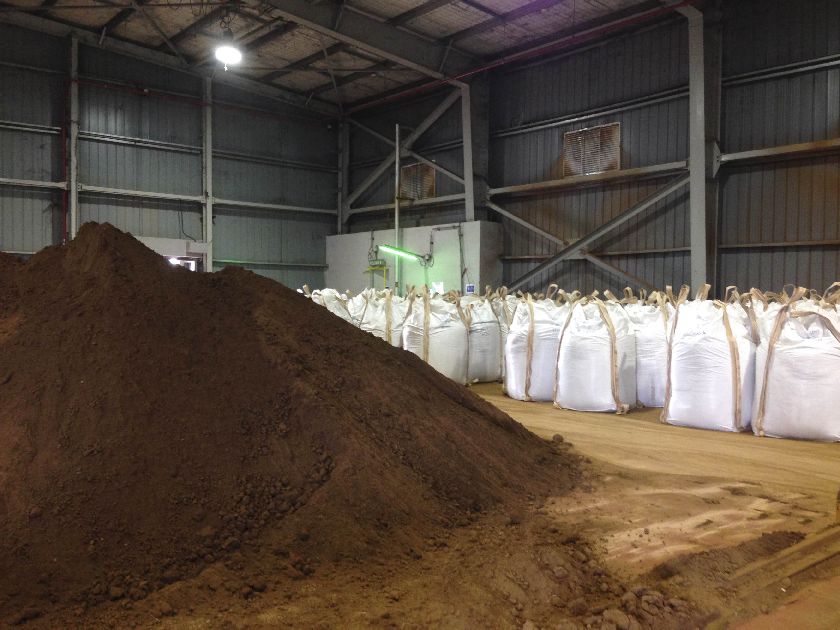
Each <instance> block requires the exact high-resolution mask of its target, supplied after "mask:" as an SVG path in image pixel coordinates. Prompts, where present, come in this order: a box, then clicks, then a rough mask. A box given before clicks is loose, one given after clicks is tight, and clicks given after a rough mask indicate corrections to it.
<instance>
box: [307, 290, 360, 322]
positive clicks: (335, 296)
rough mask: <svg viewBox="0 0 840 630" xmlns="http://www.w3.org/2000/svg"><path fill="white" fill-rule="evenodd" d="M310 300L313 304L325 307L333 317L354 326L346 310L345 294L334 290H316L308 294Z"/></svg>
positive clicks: (346, 299) (346, 300)
mask: <svg viewBox="0 0 840 630" xmlns="http://www.w3.org/2000/svg"><path fill="white" fill-rule="evenodd" d="M310 298H311V299H312V301H313V302H315V304H319V305H320V306H323V307H325V308H326V309H327V310H328V311H329V312H330V313H332V314H333V315H337V316H338V317H340V318H341V319H343V320H344V321H346V322H350V323H351V324H355V322H354V321H353V317H352V316H351V315H350V311H348V310H347V303H348V298H347V295H346V294H344V293H339V292H338V291H336V290H335V289H316V290H315V291H313V292H312V293H311V294H310Z"/></svg>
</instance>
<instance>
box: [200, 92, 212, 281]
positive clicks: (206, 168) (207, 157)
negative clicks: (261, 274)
mask: <svg viewBox="0 0 840 630" xmlns="http://www.w3.org/2000/svg"><path fill="white" fill-rule="evenodd" d="M202 114H203V118H202V134H201V138H202V158H203V159H202V163H201V164H202V166H201V175H202V186H203V188H204V213H203V217H202V223H203V225H204V230H203V235H202V236H203V240H204V242H205V243H206V247H207V250H206V253H205V255H204V264H205V271H213V79H211V78H210V77H205V79H204V99H203V105H202Z"/></svg>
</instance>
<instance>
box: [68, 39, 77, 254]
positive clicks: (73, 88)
mask: <svg viewBox="0 0 840 630" xmlns="http://www.w3.org/2000/svg"><path fill="white" fill-rule="evenodd" d="M67 92H68V95H69V97H70V103H69V108H70V140H69V146H68V148H67V160H68V169H67V187H68V190H67V201H68V212H69V215H70V238H71V239H72V238H75V236H76V232H78V231H79V40H78V39H76V37H71V38H70V84H69V86H68V90H67Z"/></svg>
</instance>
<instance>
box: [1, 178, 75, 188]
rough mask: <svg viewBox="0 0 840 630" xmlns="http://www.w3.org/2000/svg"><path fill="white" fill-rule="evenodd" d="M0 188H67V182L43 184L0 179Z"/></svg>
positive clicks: (38, 181) (34, 181)
mask: <svg viewBox="0 0 840 630" xmlns="http://www.w3.org/2000/svg"><path fill="white" fill-rule="evenodd" d="M0 186H16V187H18V188H58V189H61V190H64V189H65V188H67V182H45V181H41V180H38V179H15V178H13V177H0Z"/></svg>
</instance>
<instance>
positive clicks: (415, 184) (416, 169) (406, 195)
mask: <svg viewBox="0 0 840 630" xmlns="http://www.w3.org/2000/svg"><path fill="white" fill-rule="evenodd" d="M436 194H437V193H436V190H435V169H434V168H432V167H431V166H429V165H428V164H423V163H420V162H418V163H417V164H408V165H406V166H402V167H400V199H411V200H413V201H416V200H418V199H428V198H429V197H434V196H436Z"/></svg>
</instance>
